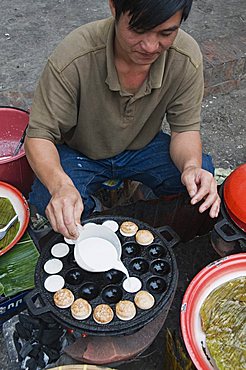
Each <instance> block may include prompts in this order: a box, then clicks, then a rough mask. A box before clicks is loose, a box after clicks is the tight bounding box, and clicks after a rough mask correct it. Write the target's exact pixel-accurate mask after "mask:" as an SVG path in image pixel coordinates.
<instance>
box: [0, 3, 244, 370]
mask: <svg viewBox="0 0 246 370" xmlns="http://www.w3.org/2000/svg"><path fill="white" fill-rule="evenodd" d="M108 15H109V10H108V5H107V0H86V1H85V0H49V1H42V0H35V1H32V0H23V1H19V0H10V1H9V0H2V1H1V22H0V50H1V57H0V106H16V107H20V108H23V109H29V108H30V107H31V101H32V96H33V92H34V89H35V85H36V83H37V80H38V78H39V75H40V73H41V71H42V68H43V67H44V65H45V62H46V60H47V57H48V55H49V54H50V53H51V52H52V50H53V49H54V48H55V46H56V45H57V44H58V43H59V41H60V40H62V39H63V37H64V36H65V35H66V34H68V33H69V32H70V31H71V30H73V29H74V28H76V27H78V26H79V25H81V24H83V23H86V22H89V21H93V20H95V19H101V18H104V17H106V16H108ZM245 23H246V2H245V0H234V1H230V0H216V1H214V0H206V1H204V0H194V4H193V9H192V12H191V14H190V17H189V18H188V20H187V21H186V22H185V23H184V24H183V26H182V27H183V28H184V29H185V30H187V31H188V32H189V33H190V34H191V35H192V36H193V37H195V38H196V40H197V41H198V43H199V44H200V46H201V49H202V52H203V55H204V74H205V97H204V101H203V110H202V138H203V144H204V151H205V152H208V153H210V154H212V156H213V159H214V163H215V166H216V167H223V168H235V167H236V166H238V165H240V164H242V163H245V162H246V150H245V146H246V122H245V116H246V104H245V102H246V80H245V73H246V36H245ZM0 347H1V353H0V369H1V370H11V369H10V367H9V365H8V360H7V355H6V351H4V350H3V349H2V348H4V344H3V339H2V337H1V335H0ZM158 350H159V352H161V351H162V348H159V349H157V351H158ZM155 351H156V350H155ZM154 357H155V360H154V361H152V362H151V364H152V365H149V366H148V370H156V369H157V370H159V369H162V365H161V363H158V361H157V360H158V359H159V357H158V356H157V357H156V356H154ZM141 366H142V363H141V360H139V361H138V363H137V365H136V366H135V367H134V366H133V367H132V369H134V370H135V369H139V368H140V367H141ZM145 368H146V369H147V367H145ZM128 369H130V367H129V368H128Z"/></svg>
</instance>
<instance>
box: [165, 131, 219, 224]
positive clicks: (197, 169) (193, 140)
mask: <svg viewBox="0 0 246 370" xmlns="http://www.w3.org/2000/svg"><path fill="white" fill-rule="evenodd" d="M170 155H171V158H172V160H173V162H174V163H175V165H176V166H177V168H178V169H179V170H180V172H181V181H182V183H183V184H184V185H185V186H186V188H187V191H188V193H189V195H190V197H191V204H196V203H197V202H199V201H200V200H202V199H204V202H203V203H202V204H201V206H200V208H199V211H200V212H204V211H205V210H206V209H208V208H210V207H211V208H210V212H209V214H210V216H211V217H212V218H213V217H217V216H218V214H219V209H220V198H219V195H218V193H217V184H216V181H215V179H214V177H213V175H212V174H211V173H210V172H208V171H206V170H203V169H202V168H201V166H202V144H201V139H200V132H199V131H186V132H180V133H179V132H172V134H171V144H170Z"/></svg>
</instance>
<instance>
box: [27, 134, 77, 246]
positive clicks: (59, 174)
mask: <svg viewBox="0 0 246 370" xmlns="http://www.w3.org/2000/svg"><path fill="white" fill-rule="evenodd" d="M25 152H26V155H27V159H28V161H29V163H30V165H31V167H32V169H33V171H34V172H35V174H36V175H37V177H38V178H39V179H40V181H41V182H42V183H43V184H44V186H45V187H46V188H47V189H48V190H49V192H50V194H51V200H50V202H49V204H48V206H47V208H46V215H47V217H48V219H49V221H50V223H51V226H52V228H53V229H54V230H55V231H57V232H59V233H61V234H63V235H64V236H66V237H67V238H72V239H73V238H75V237H77V236H78V235H77V228H76V224H78V223H80V217H81V213H82V211H83V208H84V207H83V202H82V199H81V196H80V194H79V192H78V190H77V189H76V188H75V186H74V184H73V182H72V180H71V179H70V177H69V176H68V175H67V174H66V173H65V172H64V170H63V169H62V167H61V163H60V158H59V154H58V152H57V149H56V147H55V145H54V144H53V143H52V142H51V141H49V140H46V139H39V138H29V137H26V140H25Z"/></svg>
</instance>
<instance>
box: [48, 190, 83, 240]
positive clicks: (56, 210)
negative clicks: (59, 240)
mask: <svg viewBox="0 0 246 370" xmlns="http://www.w3.org/2000/svg"><path fill="white" fill-rule="evenodd" d="M82 211H83V202H82V199H81V197H80V195H79V193H77V194H76V193H74V194H73V196H72V194H71V195H70V197H60V196H57V197H52V198H51V200H50V203H49V204H48V206H47V208H46V216H47V218H48V220H49V222H50V224H51V226H52V228H53V230H54V231H56V232H59V233H60V234H62V235H63V236H65V237H66V238H68V239H76V238H77V237H78V236H79V233H78V230H77V225H78V224H80V218H81V214H82Z"/></svg>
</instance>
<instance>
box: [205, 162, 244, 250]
mask: <svg viewBox="0 0 246 370" xmlns="http://www.w3.org/2000/svg"><path fill="white" fill-rule="evenodd" d="M220 197H221V201H222V202H221V217H220V220H219V221H218V222H217V223H216V224H215V225H214V229H213V230H212V232H211V243H212V245H213V247H214V249H215V250H216V252H217V253H218V254H219V255H220V256H222V257H224V256H226V255H230V254H234V253H241V252H245V251H246V164H243V165H241V166H239V167H238V168H236V169H235V170H234V171H233V172H232V173H231V174H230V175H229V176H228V177H227V179H226V180H225V181H224V183H223V185H222V186H221V188H220Z"/></svg>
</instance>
